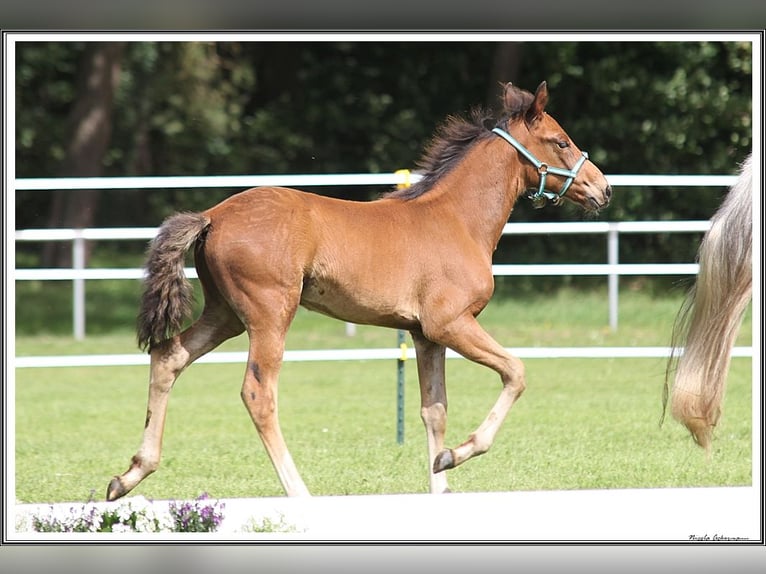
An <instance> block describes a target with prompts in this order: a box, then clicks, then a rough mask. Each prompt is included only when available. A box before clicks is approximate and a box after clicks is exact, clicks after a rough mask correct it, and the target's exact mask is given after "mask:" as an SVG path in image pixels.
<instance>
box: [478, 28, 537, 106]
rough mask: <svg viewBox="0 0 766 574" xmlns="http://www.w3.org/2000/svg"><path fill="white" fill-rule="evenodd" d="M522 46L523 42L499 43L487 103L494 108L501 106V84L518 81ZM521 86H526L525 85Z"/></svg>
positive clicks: (490, 77) (490, 76) (491, 73)
mask: <svg viewBox="0 0 766 574" xmlns="http://www.w3.org/2000/svg"><path fill="white" fill-rule="evenodd" d="M521 48H522V43H521V42H501V43H499V44H498V45H497V49H496V50H495V57H494V60H493V62H492V69H491V71H490V75H489V85H488V86H487V104H488V105H489V106H491V107H492V108H493V109H498V108H500V107H501V100H500V97H501V96H502V94H503V90H502V89H500V84H506V83H508V82H513V83H514V84H517V83H518V77H519V67H520V63H521ZM519 87H521V88H524V86H519ZM525 89H529V88H528V87H527V88H525Z"/></svg>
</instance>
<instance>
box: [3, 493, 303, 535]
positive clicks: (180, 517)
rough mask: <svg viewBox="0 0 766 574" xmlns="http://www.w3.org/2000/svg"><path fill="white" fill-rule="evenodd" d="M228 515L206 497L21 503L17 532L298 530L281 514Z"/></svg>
mask: <svg viewBox="0 0 766 574" xmlns="http://www.w3.org/2000/svg"><path fill="white" fill-rule="evenodd" d="M237 510H238V511H237ZM226 511H227V507H226V502H224V501H221V500H216V499H212V498H210V496H209V495H208V494H207V493H203V494H202V495H200V496H199V497H197V498H196V499H194V500H192V501H175V500H171V501H151V500H148V499H146V498H144V497H142V496H136V497H130V498H127V499H123V500H121V501H118V502H95V501H93V500H89V501H88V502H86V503H84V504H49V505H42V504H37V505H20V506H17V509H16V532H40V533H75V532H83V533H88V532H90V533H103V532H114V533H149V534H153V533H169V532H229V533H230V532H282V533H284V532H297V529H296V528H295V527H294V526H292V525H290V524H288V523H286V522H285V520H284V516H282V515H279V516H278V517H270V516H268V515H265V516H260V517H256V516H247V517H245V516H243V515H242V509H241V508H239V509H235V512H232V513H230V514H231V517H227V516H226V514H227V512H226Z"/></svg>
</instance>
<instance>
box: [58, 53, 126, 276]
mask: <svg viewBox="0 0 766 574" xmlns="http://www.w3.org/2000/svg"><path fill="white" fill-rule="evenodd" d="M124 47H125V45H124V43H123V42H103V43H102V42H93V43H89V44H88V46H87V48H86V50H85V53H84V54H83V57H82V61H81V63H80V70H79V79H78V89H77V95H76V100H75V102H74V105H73V106H72V110H71V111H70V113H69V118H68V120H67V121H68V126H69V127H68V129H67V133H68V134H69V137H68V143H67V148H66V155H65V157H64V159H63V161H62V164H61V168H60V170H59V175H60V176H61V177H91V176H99V175H101V174H102V170H103V159H104V155H105V153H106V151H107V149H108V146H109V141H110V138H111V133H112V108H113V102H114V92H115V90H116V88H117V85H118V82H119V75H120V64H121V60H122V54H123V50H124ZM99 193H100V191H99V190H61V191H54V192H53V198H52V202H51V212H50V215H49V218H48V227H51V228H85V227H89V226H91V225H92V224H93V221H94V217H95V213H96V208H97V207H98V199H99ZM88 251H89V250H88ZM71 265H72V246H71V245H70V244H69V243H68V242H61V241H55V242H50V243H47V244H46V245H45V247H44V250H43V266H44V267H71Z"/></svg>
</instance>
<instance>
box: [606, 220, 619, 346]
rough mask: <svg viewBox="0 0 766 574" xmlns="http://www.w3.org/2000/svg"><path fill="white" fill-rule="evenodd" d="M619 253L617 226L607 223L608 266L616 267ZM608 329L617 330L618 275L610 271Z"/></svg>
mask: <svg viewBox="0 0 766 574" xmlns="http://www.w3.org/2000/svg"><path fill="white" fill-rule="evenodd" d="M619 251H620V236H619V232H618V230H617V224H616V223H614V222H610V223H609V231H608V232H607V263H608V264H609V265H615V266H616V265H617V264H618V263H619V259H620V256H619ZM608 281H609V287H608V290H609V327H610V328H611V330H612V331H616V330H617V316H618V307H619V301H618V299H619V274H618V272H617V271H616V270H615V271H612V272H611V273H609V279H608Z"/></svg>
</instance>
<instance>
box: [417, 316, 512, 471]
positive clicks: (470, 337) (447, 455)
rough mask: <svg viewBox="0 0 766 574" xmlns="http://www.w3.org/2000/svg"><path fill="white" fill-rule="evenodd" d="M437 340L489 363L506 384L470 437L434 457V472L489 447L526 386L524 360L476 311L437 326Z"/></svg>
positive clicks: (451, 465) (435, 335) (435, 333)
mask: <svg viewBox="0 0 766 574" xmlns="http://www.w3.org/2000/svg"><path fill="white" fill-rule="evenodd" d="M429 336H432V338H434V339H435V340H437V341H439V342H440V343H442V344H444V345H445V346H447V347H450V348H451V349H453V350H454V351H456V352H458V353H460V354H461V355H462V356H464V357H465V358H466V359H470V360H471V361H474V362H476V363H479V364H481V365H484V366H486V367H489V368H490V369H492V370H494V371H496V372H497V373H498V374H499V375H500V380H501V382H502V384H503V388H502V390H501V391H500V396H498V398H497V400H496V401H495V404H494V405H493V406H492V409H491V410H490V411H489V413H488V414H487V416H486V418H485V419H484V421H483V422H482V423H481V424H480V425H479V427H478V428H477V429H476V430H475V431H474V432H472V433H471V434H470V436H469V437H468V440H466V441H465V442H463V443H462V444H461V445H459V446H457V447H456V448H453V449H447V450H442V451H441V452H440V453H439V454H438V455H437V457H436V460H435V461H434V469H433V470H434V472H441V471H444V470H448V469H450V468H454V467H456V466H458V465H459V464H462V463H464V462H465V461H467V460H468V459H469V458H472V457H474V456H477V455H480V454H483V453H485V452H487V451H488V450H489V448H490V447H491V446H492V443H493V442H494V440H495V435H496V434H497V431H498V430H500V426H501V425H502V424H503V421H504V420H505V417H506V415H507V414H508V411H509V410H510V409H511V407H512V406H513V404H514V403H515V402H516V400H517V399H518V398H519V397H520V396H521V394H522V393H523V392H524V389H525V388H526V383H525V380H524V363H522V362H521V360H520V359H519V358H517V357H514V356H512V355H511V354H509V353H508V352H507V351H506V350H505V349H504V348H503V347H502V346H500V344H499V343H497V342H496V341H495V340H494V339H493V338H492V337H491V336H490V335H489V334H488V333H487V332H486V331H485V330H484V329H483V328H482V327H481V325H479V323H478V321H476V318H475V317H474V316H473V315H470V314H466V315H462V316H461V317H459V318H457V319H456V320H454V321H452V322H451V323H450V324H448V325H445V326H444V327H443V328H442V329H439V330H436V331H435V332H434V334H433V335H431V334H430V333H429Z"/></svg>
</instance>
